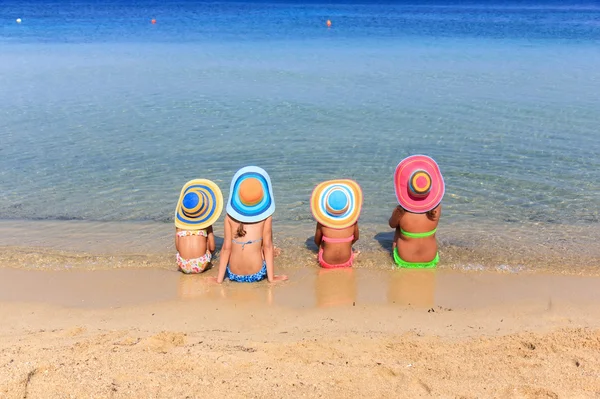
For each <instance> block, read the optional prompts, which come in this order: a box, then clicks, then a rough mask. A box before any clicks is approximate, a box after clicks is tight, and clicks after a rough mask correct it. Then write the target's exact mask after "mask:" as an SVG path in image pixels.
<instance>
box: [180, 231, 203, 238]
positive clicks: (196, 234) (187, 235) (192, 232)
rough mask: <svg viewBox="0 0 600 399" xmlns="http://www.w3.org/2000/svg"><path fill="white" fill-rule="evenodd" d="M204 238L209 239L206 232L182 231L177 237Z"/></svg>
mask: <svg viewBox="0 0 600 399" xmlns="http://www.w3.org/2000/svg"><path fill="white" fill-rule="evenodd" d="M189 236H202V237H208V234H207V233H206V230H181V231H178V232H177V237H189Z"/></svg>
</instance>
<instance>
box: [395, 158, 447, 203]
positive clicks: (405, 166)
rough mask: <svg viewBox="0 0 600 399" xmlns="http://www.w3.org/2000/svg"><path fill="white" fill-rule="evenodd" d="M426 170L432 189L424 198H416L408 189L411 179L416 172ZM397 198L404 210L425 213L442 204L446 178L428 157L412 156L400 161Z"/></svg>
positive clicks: (396, 177)
mask: <svg viewBox="0 0 600 399" xmlns="http://www.w3.org/2000/svg"><path fill="white" fill-rule="evenodd" d="M418 169H422V170H425V171H426V172H427V173H428V174H429V176H431V189H430V191H429V194H428V195H427V196H426V197H424V198H415V197H414V196H412V195H411V193H410V188H409V187H408V183H409V179H410V176H411V175H412V173H413V172H414V171H415V170H418ZM394 188H395V191H396V198H397V199H398V203H400V206H402V208H404V209H406V210H407V211H409V212H412V213H425V212H428V211H430V210H432V209H434V208H435V207H436V206H438V205H439V204H440V202H442V198H443V197H444V193H445V185H444V178H443V177H442V173H441V172H440V168H439V166H438V164H437V163H436V162H435V161H434V160H433V159H431V158H430V157H428V156H426V155H411V156H410V157H408V158H405V159H403V160H402V161H400V163H399V164H398V166H397V167H396V172H395V173H394Z"/></svg>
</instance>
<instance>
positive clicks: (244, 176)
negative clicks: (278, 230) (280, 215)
mask: <svg viewBox="0 0 600 399" xmlns="http://www.w3.org/2000/svg"><path fill="white" fill-rule="evenodd" d="M274 212H275V198H273V186H272V185H271V178H270V177H269V174H268V173H267V172H266V171H265V170H264V169H262V168H259V167H258V166H246V167H244V168H242V169H240V170H238V171H237V173H236V174H235V175H234V176H233V179H232V180H231V189H230V191H229V201H227V214H228V215H229V216H231V217H232V218H234V219H235V220H238V221H240V222H242V223H255V222H260V221H261V220H265V219H266V218H268V217H269V216H271V215H272V214H273V213H274Z"/></svg>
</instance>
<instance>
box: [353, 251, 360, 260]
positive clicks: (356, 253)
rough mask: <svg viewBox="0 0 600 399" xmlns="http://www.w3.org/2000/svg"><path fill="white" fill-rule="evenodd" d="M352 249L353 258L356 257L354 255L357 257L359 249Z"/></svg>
mask: <svg viewBox="0 0 600 399" xmlns="http://www.w3.org/2000/svg"><path fill="white" fill-rule="evenodd" d="M352 251H353V253H354V259H356V257H357V256H358V255H360V251H359V250H357V249H353V250H352Z"/></svg>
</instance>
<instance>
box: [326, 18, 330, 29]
mask: <svg viewBox="0 0 600 399" xmlns="http://www.w3.org/2000/svg"><path fill="white" fill-rule="evenodd" d="M327 27H328V28H331V20H329V19H328V20H327Z"/></svg>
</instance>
